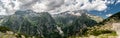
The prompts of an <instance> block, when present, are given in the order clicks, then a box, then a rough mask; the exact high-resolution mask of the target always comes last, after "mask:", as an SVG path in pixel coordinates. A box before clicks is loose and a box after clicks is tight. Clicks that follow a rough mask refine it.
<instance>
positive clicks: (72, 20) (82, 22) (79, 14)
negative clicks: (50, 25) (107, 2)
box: [52, 10, 103, 36]
mask: <svg viewBox="0 0 120 38" xmlns="http://www.w3.org/2000/svg"><path fill="white" fill-rule="evenodd" d="M52 16H53V18H54V19H55V21H56V23H57V25H58V26H59V27H61V28H62V30H63V32H64V33H65V34H67V35H68V36H69V35H72V34H75V33H76V32H79V30H80V29H84V28H87V27H91V26H93V25H95V24H97V23H99V22H101V21H102V20H103V18H101V17H99V16H95V15H91V14H88V13H87V12H85V11H83V10H77V11H66V12H62V13H60V14H56V15H52Z"/></svg>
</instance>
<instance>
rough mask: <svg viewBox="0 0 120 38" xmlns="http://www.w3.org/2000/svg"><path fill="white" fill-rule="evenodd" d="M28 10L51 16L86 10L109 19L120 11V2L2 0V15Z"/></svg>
mask: <svg viewBox="0 0 120 38" xmlns="http://www.w3.org/2000/svg"><path fill="white" fill-rule="evenodd" d="M28 9H30V10H33V11H35V12H49V13H51V14H57V13H61V12H65V11H75V10H86V11H88V13H90V14H93V15H97V16H101V17H103V18H107V17H109V16H111V15H113V14H115V13H116V12H119V11H120V0H0V15H11V14H14V12H15V11H17V10H28Z"/></svg>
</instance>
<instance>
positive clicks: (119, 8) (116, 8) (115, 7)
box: [89, 3, 120, 18]
mask: <svg viewBox="0 0 120 38" xmlns="http://www.w3.org/2000/svg"><path fill="white" fill-rule="evenodd" d="M107 6H108V7H107V9H106V10H104V11H96V10H92V11H89V13H90V14H94V15H98V16H101V17H103V18H108V16H106V15H108V14H115V13H117V12H120V3H117V4H109V5H107Z"/></svg>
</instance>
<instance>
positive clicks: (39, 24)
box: [2, 10, 59, 38]
mask: <svg viewBox="0 0 120 38" xmlns="http://www.w3.org/2000/svg"><path fill="white" fill-rule="evenodd" d="M2 25H4V26H6V27H9V28H11V29H12V30H13V31H14V32H17V33H21V34H27V35H30V36H40V37H46V38H56V37H57V35H58V36H59V32H58V30H57V28H56V25H55V21H54V19H53V18H52V17H51V15H50V14H49V13H47V12H42V13H35V12H33V11H32V10H26V11H16V12H15V14H14V15H10V16H9V17H6V18H5V20H4V21H3V22H2Z"/></svg>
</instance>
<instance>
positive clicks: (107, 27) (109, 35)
mask: <svg viewBox="0 0 120 38" xmlns="http://www.w3.org/2000/svg"><path fill="white" fill-rule="evenodd" d="M119 30H120V12H118V13H116V14H113V15H112V16H110V17H108V18H106V19H104V20H103V21H102V22H100V23H98V24H96V25H94V26H92V27H87V29H85V30H83V33H84V34H85V35H87V36H88V38H89V37H90V36H91V35H94V36H95V37H98V38H101V37H102V38H119V36H120V31H119Z"/></svg>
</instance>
